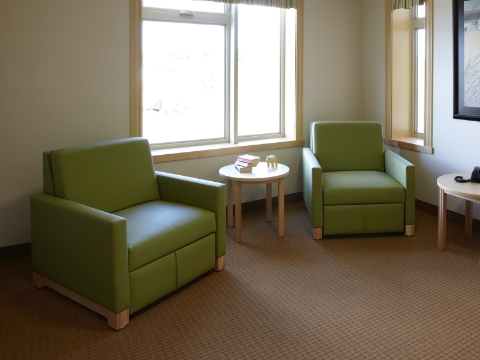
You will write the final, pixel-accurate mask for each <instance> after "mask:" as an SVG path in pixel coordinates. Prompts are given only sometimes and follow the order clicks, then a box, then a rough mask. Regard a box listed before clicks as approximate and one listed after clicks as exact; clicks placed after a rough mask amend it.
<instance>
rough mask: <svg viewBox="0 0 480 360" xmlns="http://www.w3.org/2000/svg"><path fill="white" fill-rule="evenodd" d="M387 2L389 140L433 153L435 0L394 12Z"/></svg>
mask: <svg viewBox="0 0 480 360" xmlns="http://www.w3.org/2000/svg"><path fill="white" fill-rule="evenodd" d="M386 3H387V6H386V19H387V20H386V26H387V29H386V34H387V36H386V38H387V39H386V40H387V44H386V48H387V65H386V71H387V74H386V78H387V88H386V120H385V143H386V144H389V145H393V146H399V147H402V148H406V149H409V150H415V151H421V152H426V153H433V147H432V76H433V75H432V68H433V67H432V48H433V47H432V45H433V44H432V41H433V34H432V31H433V26H432V24H433V19H432V16H433V1H431V0H427V1H426V2H425V4H424V5H417V6H415V7H414V8H412V9H396V10H394V11H392V10H391V4H390V3H391V2H390V1H387V2H386Z"/></svg>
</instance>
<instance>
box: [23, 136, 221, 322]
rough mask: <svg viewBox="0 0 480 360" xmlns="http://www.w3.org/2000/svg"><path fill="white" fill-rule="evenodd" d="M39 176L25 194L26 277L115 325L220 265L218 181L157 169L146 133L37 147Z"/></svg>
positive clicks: (219, 187) (219, 194) (219, 200)
mask: <svg viewBox="0 0 480 360" xmlns="http://www.w3.org/2000/svg"><path fill="white" fill-rule="evenodd" d="M43 181H44V193H42V194H35V195H32V196H31V199H30V208H31V224H32V227H31V231H32V234H31V236H32V239H31V240H32V265H33V283H34V285H35V286H36V287H39V288H40V287H43V286H49V287H51V288H53V289H54V290H57V291H58V292H60V293H62V294H64V295H66V296H68V297H70V298H72V299H74V300H75V301H77V302H79V303H81V304H83V305H85V306H87V307H89V308H90V309H92V310H94V311H96V312H98V313H100V314H102V315H104V316H105V317H107V319H108V325H109V326H110V327H112V328H114V329H117V330H118V329H121V328H123V327H124V326H125V325H127V324H128V322H129V316H130V315H131V314H133V313H135V312H136V311H138V310H140V309H142V308H144V307H145V306H147V305H148V304H150V303H152V302H154V301H156V300H158V299H160V298H162V297H163V296H165V295H167V294H168V293H170V292H172V291H174V290H176V289H178V288H180V287H181V286H183V285H185V284H187V283H188V282H190V281H191V280H193V279H195V278H197V277H198V276H200V275H202V274H204V273H206V272H208V271H210V270H211V269H215V270H217V271H220V270H222V269H223V267H224V265H225V249H226V247H225V238H226V214H225V206H226V203H225V185H224V184H220V183H216V182H211V181H205V180H199V179H194V178H190V177H185V176H179V175H173V174H168V173H163V172H155V170H154V167H153V162H152V157H151V153H150V147H149V144H148V141H147V140H146V139H142V138H130V139H122V140H116V141H110V142H104V143H98V144H94V145H89V146H80V147H73V148H67V149H61V150H53V151H49V152H45V153H44V154H43Z"/></svg>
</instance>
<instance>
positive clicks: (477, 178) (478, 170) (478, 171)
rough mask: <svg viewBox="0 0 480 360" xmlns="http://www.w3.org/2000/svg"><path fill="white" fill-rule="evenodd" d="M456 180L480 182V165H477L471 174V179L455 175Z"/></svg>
mask: <svg viewBox="0 0 480 360" xmlns="http://www.w3.org/2000/svg"><path fill="white" fill-rule="evenodd" d="M455 181H456V182H460V183H465V182H473V183H480V166H475V168H474V169H473V172H472V176H470V179H464V178H463V176H455Z"/></svg>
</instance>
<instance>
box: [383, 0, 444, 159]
mask: <svg viewBox="0 0 480 360" xmlns="http://www.w3.org/2000/svg"><path fill="white" fill-rule="evenodd" d="M433 3H434V2H433V0H425V4H426V19H425V30H426V34H427V35H426V36H427V38H426V43H427V47H426V49H425V50H426V53H425V75H426V79H427V81H426V82H425V132H424V136H423V138H424V145H423V146H421V145H414V144H411V143H408V142H403V141H399V140H394V139H392V86H393V82H392V77H393V74H392V72H393V68H392V61H393V58H392V57H393V51H392V49H393V43H392V42H393V34H392V6H391V1H386V2H385V126H384V127H385V129H384V131H385V139H384V143H385V144H388V145H391V146H397V147H399V148H402V149H407V150H412V151H418V152H423V153H426V154H433V135H432V134H433V129H432V127H433V21H434V19H433Z"/></svg>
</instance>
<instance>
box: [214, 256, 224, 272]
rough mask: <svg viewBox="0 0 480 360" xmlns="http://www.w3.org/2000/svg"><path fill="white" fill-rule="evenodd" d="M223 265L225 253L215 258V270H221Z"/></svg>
mask: <svg viewBox="0 0 480 360" xmlns="http://www.w3.org/2000/svg"><path fill="white" fill-rule="evenodd" d="M224 267H225V255H223V256H222V257H219V258H216V259H215V271H221V270H223V268H224Z"/></svg>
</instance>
